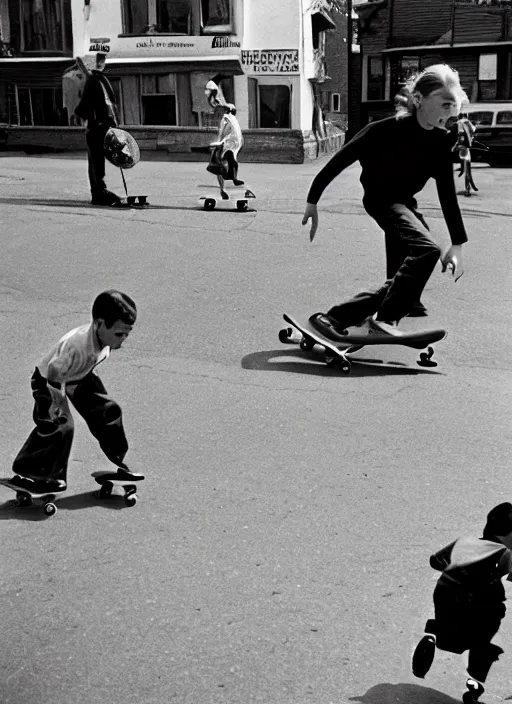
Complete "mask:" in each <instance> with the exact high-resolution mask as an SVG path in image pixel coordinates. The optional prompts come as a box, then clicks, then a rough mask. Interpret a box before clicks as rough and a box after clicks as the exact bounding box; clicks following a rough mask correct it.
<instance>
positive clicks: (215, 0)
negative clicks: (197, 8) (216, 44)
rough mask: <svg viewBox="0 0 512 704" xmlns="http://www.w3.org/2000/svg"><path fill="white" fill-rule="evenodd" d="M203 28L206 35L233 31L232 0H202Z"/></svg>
mask: <svg viewBox="0 0 512 704" xmlns="http://www.w3.org/2000/svg"><path fill="white" fill-rule="evenodd" d="M201 26H202V29H203V33H205V34H206V33H213V32H218V31H219V30H222V29H229V30H232V24H231V0H201Z"/></svg>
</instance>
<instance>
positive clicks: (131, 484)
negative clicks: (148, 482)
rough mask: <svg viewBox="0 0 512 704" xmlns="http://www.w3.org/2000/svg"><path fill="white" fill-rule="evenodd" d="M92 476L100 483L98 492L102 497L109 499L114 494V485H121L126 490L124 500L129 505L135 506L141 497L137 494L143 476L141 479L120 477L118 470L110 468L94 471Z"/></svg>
mask: <svg viewBox="0 0 512 704" xmlns="http://www.w3.org/2000/svg"><path fill="white" fill-rule="evenodd" d="M91 476H92V477H94V480H95V481H96V483H97V484H99V485H100V490H99V493H98V495H99V497H100V499H108V498H109V497H110V496H112V493H113V490H114V487H115V486H119V487H121V488H122V489H123V491H124V502H125V504H126V505H127V506H135V504H136V503H137V501H138V499H139V497H138V496H137V482H138V481H139V482H140V481H142V479H143V477H141V478H140V479H119V476H118V475H117V473H116V472H112V471H109V470H103V471H99V472H93V473H92V475H91Z"/></svg>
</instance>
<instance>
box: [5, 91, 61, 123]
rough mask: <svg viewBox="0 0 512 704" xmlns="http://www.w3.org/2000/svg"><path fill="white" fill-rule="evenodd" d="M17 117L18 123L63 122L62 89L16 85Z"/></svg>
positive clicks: (15, 121) (16, 121)
mask: <svg viewBox="0 0 512 704" xmlns="http://www.w3.org/2000/svg"><path fill="white" fill-rule="evenodd" d="M16 109H17V113H18V114H17V119H15V120H14V121H13V123H14V124H19V125H29V126H32V125H41V126H44V125H48V126H57V125H62V124H64V123H66V124H67V119H65V117H64V110H63V108H62V90H61V89H60V88H36V87H33V86H32V87H28V86H18V87H17V99H16Z"/></svg>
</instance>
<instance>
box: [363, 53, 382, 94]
mask: <svg viewBox="0 0 512 704" xmlns="http://www.w3.org/2000/svg"><path fill="white" fill-rule="evenodd" d="M367 77H368V84H367V91H366V99H367V100H384V98H385V80H384V79H385V76H384V60H383V58H382V56H369V57H368V73H367Z"/></svg>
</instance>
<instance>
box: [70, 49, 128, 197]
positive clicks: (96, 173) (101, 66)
mask: <svg viewBox="0 0 512 704" xmlns="http://www.w3.org/2000/svg"><path fill="white" fill-rule="evenodd" d="M104 70H105V54H101V53H98V54H96V68H95V69H92V70H91V72H90V75H89V76H88V77H87V80H86V82H85V86H84V92H83V95H82V99H81V100H80V102H79V104H78V106H77V107H76V109H75V113H76V114H77V115H78V116H79V117H81V118H82V119H84V120H87V134H86V141H87V156H88V163H89V184H90V188H91V197H92V198H91V203H92V204H93V205H112V206H117V205H119V204H120V203H121V199H120V198H119V196H117V195H116V194H115V193H112V191H109V190H108V188H107V186H106V183H105V149H104V143H105V135H106V134H107V131H108V130H109V129H110V128H111V127H117V117H116V110H115V100H116V99H115V94H114V90H113V88H112V86H111V84H110V81H109V80H108V78H107V77H106V76H105V75H104V74H103V71H104Z"/></svg>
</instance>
